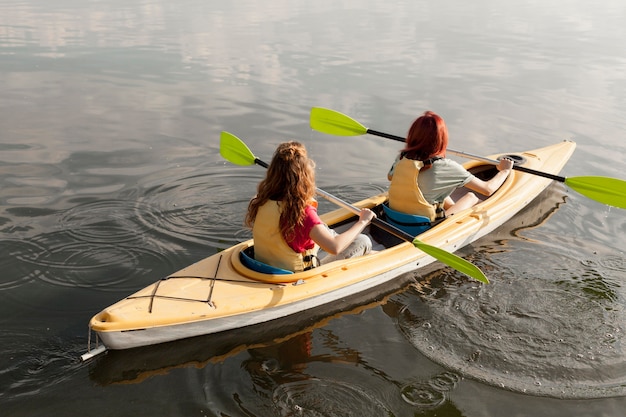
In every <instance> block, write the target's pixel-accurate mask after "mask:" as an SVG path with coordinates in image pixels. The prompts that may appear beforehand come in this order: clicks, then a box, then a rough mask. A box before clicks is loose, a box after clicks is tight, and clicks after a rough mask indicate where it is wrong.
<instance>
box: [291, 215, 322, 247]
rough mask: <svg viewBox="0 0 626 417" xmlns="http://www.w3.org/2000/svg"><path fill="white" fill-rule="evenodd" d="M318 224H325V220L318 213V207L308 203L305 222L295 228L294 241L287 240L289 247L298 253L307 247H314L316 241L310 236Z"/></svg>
mask: <svg viewBox="0 0 626 417" xmlns="http://www.w3.org/2000/svg"><path fill="white" fill-rule="evenodd" d="M318 224H324V222H323V221H322V220H321V219H320V217H319V216H318V215H317V208H315V207H313V206H311V205H308V206H306V208H305V209H304V223H303V224H302V227H297V226H296V229H295V231H294V232H295V234H296V237H295V239H294V240H293V241H291V242H287V244H288V245H289V247H291V249H293V250H294V251H296V252H298V253H302V252H304V251H305V250H307V249H313V247H314V246H315V242H314V241H313V239H311V238H310V237H309V234H310V233H311V229H313V227H314V226H316V225H318Z"/></svg>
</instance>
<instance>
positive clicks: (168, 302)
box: [89, 141, 576, 350]
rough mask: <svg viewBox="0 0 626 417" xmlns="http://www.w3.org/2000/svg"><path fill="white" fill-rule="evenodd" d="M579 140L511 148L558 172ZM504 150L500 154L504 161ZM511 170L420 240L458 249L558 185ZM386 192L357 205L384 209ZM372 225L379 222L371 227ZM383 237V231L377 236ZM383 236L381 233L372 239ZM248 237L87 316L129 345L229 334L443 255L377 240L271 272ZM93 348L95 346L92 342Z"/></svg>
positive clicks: (520, 157) (108, 341)
mask: <svg viewBox="0 0 626 417" xmlns="http://www.w3.org/2000/svg"><path fill="white" fill-rule="evenodd" d="M575 147H576V144H575V143H574V142H571V141H563V142H560V143H557V144H554V145H551V146H547V147H544V148H540V149H535V150H529V151H523V152H518V153H507V154H503V155H506V156H510V157H512V158H513V159H515V160H517V161H518V163H519V164H520V165H521V166H524V167H528V168H531V169H534V170H541V171H544V172H547V173H550V174H558V173H559V171H560V170H561V169H562V168H563V166H564V165H565V164H566V163H567V161H568V160H569V158H570V156H571V155H572V153H573V152H574V149H575ZM503 155H493V156H492V158H497V157H498V156H503ZM464 166H465V167H466V168H467V169H468V170H470V171H472V172H474V173H475V174H477V175H479V174H480V175H485V176H487V177H488V176H489V175H490V174H493V172H494V171H495V167H494V166H493V165H490V164H485V163H484V162H477V161H471V162H467V163H466V164H464ZM551 181H552V180H551V179H549V178H544V177H539V176H535V175H529V174H527V173H524V172H519V171H513V172H512V173H511V174H510V175H509V178H507V180H506V181H505V183H504V184H503V185H502V186H501V187H500V189H499V190H498V191H496V192H495V193H494V194H493V195H492V196H491V197H489V198H486V199H485V200H483V201H481V202H480V203H479V204H478V205H476V206H474V207H472V208H470V209H467V210H465V211H463V212H461V213H457V214H455V215H454V216H453V217H450V218H447V219H446V220H444V221H443V222H441V223H439V224H437V225H436V226H434V227H432V228H431V229H429V230H427V231H426V232H424V233H422V234H421V235H419V238H420V240H421V241H423V242H425V243H427V244H430V245H433V246H436V247H439V248H442V249H444V250H447V251H449V252H454V251H456V250H458V249H460V248H462V247H464V246H466V245H468V244H470V243H472V242H474V241H475V240H477V239H479V238H480V237H482V236H484V235H486V234H488V233H490V232H491V231H493V230H494V229H496V228H497V227H499V226H500V225H502V224H503V223H504V222H506V221H507V220H508V219H510V218H511V217H512V216H514V215H515V214H516V213H517V212H519V211H520V210H521V209H523V208H524V207H525V206H526V205H528V204H529V203H530V202H531V201H532V200H533V199H534V198H535V197H537V195H539V194H540V193H541V192H542V191H543V190H544V189H545V188H546V187H547V186H548V185H549V184H550V182H551ZM386 200H387V194H386V193H382V194H379V195H375V196H372V197H370V198H367V199H365V200H362V201H360V202H358V203H355V204H354V205H355V206H357V207H368V208H372V209H374V210H377V209H378V207H379V206H380V205H381V204H383V203H384V202H385V201H386ZM321 217H322V220H324V221H325V222H326V223H327V224H328V225H330V226H331V227H334V226H340V225H345V224H346V223H347V222H350V221H353V220H354V219H355V216H354V214H353V213H352V212H351V211H349V210H347V209H346V208H339V209H337V210H334V211H331V212H329V213H325V214H323V215H322V216H321ZM372 227H373V226H372ZM377 235H380V232H379V233H377ZM373 241H375V242H376V239H373ZM252 246H253V241H252V240H249V241H246V242H243V243H240V244H237V245H235V246H232V247H230V248H228V249H226V250H224V251H222V252H220V253H218V254H215V255H212V256H210V257H207V258H205V259H203V260H200V261H199V262H196V263H195V264H192V265H190V266H188V267H186V268H183V269H181V270H180V271H178V272H175V273H173V274H171V275H169V276H167V277H164V278H162V279H160V280H158V281H156V282H155V283H153V284H151V285H149V286H147V287H146V288H144V289H141V290H139V291H137V292H136V293H134V294H132V295H129V296H128V297H126V298H124V299H123V300H121V301H119V302H117V303H115V304H113V305H111V306H110V307H107V308H105V309H104V310H102V311H101V312H99V313H98V314H96V315H95V316H94V317H93V318H92V319H91V321H90V322H89V327H90V335H91V334H92V332H93V333H95V334H96V336H97V338H98V339H99V340H100V341H102V343H103V345H104V346H101V347H100V348H99V349H100V350H104V349H128V348H134V347H139V346H147V345H154V344H158V343H164V342H169V341H173V340H179V339H184V338H189V337H194V336H200V335H207V334H213V333H218V332H224V331H227V330H232V329H238V328H242V327H246V326H251V325H255V324H259V323H265V322H269V321H272V320H275V319H279V318H283V317H287V316H290V315H294V314H296V313H299V312H302V311H306V310H309V309H312V308H316V307H319V306H323V305H326V304H329V303H341V302H342V300H344V299H345V298H347V297H352V296H354V295H356V294H358V293H362V292H364V291H366V290H370V289H372V288H375V287H377V286H380V285H382V284H385V283H387V282H389V281H391V280H393V279H394V278H395V277H397V276H398V275H400V274H403V273H406V272H410V271H414V270H416V269H418V268H422V267H424V266H426V265H428V264H430V263H432V262H435V259H434V258H432V257H430V256H429V255H426V254H425V253H424V252H422V251H420V250H418V249H416V247H415V246H413V244H412V243H411V242H404V241H402V242H400V243H398V242H397V240H395V241H393V244H387V245H386V246H385V245H383V244H378V245H375V247H374V249H375V250H376V251H375V252H373V253H371V254H369V255H366V256H362V257H359V258H352V259H346V260H339V261H335V262H331V263H329V264H325V265H322V266H319V267H317V268H314V269H311V270H309V271H304V272H299V273H294V274H286V275H284V274H267V273H263V272H258V271H255V270H253V269H250V268H249V267H248V266H247V265H248V264H247V263H246V262H245V261H246V258H245V257H244V256H243V255H242V253H241V252H242V251H244V250H246V249H247V248H250V247H252ZM89 344H90V346H89V349H90V350H91V341H90V343H89Z"/></svg>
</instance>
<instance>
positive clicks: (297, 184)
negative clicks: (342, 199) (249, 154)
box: [245, 141, 315, 241]
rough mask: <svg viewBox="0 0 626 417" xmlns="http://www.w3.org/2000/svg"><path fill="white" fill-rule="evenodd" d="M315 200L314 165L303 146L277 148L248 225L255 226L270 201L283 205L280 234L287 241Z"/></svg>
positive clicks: (289, 144) (250, 206) (251, 206)
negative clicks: (261, 210) (257, 216)
mask: <svg viewBox="0 0 626 417" xmlns="http://www.w3.org/2000/svg"><path fill="white" fill-rule="evenodd" d="M314 196H315V163H314V162H313V160H311V159H309V157H308V156H307V152H306V148H305V147H304V145H302V144H301V143H300V142H295V141H291V142H285V143H281V144H280V145H278V148H276V151H275V152H274V156H273V157H272V161H271V163H270V166H269V168H268V169H267V175H266V176H265V179H264V180H262V181H261V182H260V183H259V185H258V188H257V195H256V196H255V197H254V198H253V199H252V200H250V203H249V204H248V213H247V214H246V220H245V224H246V225H247V226H249V227H252V226H253V225H254V220H255V219H256V215H257V213H258V211H259V207H261V206H262V205H263V204H265V203H266V202H267V201H268V200H275V201H280V204H281V215H280V231H281V233H282V235H283V236H284V237H285V240H287V241H291V240H293V238H294V236H295V235H294V230H295V228H296V226H301V225H302V224H303V222H304V209H305V207H306V206H307V204H310V202H311V201H313V198H314Z"/></svg>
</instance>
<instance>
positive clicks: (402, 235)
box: [254, 158, 415, 242]
mask: <svg viewBox="0 0 626 417" xmlns="http://www.w3.org/2000/svg"><path fill="white" fill-rule="evenodd" d="M254 163H255V164H257V165H259V166H262V167H263V168H268V167H269V165H268V164H267V162H265V161H262V160H260V159H259V158H254ZM315 192H316V193H317V194H319V195H321V196H322V197H324V198H325V199H326V200H328V201H330V202H332V203H335V204H336V205H338V206H340V207H343V208H344V209H346V210H349V211H351V212H353V213H354V214H356V215H358V214H359V213H360V212H361V209H360V208H358V207H356V206H353V205H352V204H350V203H347V202H345V201H343V200H342V199H340V198H339V197H335V196H334V195H332V194H329V193H327V192H326V191H324V190H321V189H319V188H315ZM371 223H372V224H373V225H375V226H377V227H379V228H381V229H383V230H384V231H386V232H388V233H391V234H392V235H394V236H396V237H398V238H400V239H403V240H406V241H407V242H413V240H414V239H415V237H414V236H411V235H410V234H408V233H406V232H405V231H403V230H401V229H398V228H397V227H395V226H394V225H392V224H389V223H387V222H385V221H382V220H381V219H379V218H378V217H375V218H373V219H372V221H371Z"/></svg>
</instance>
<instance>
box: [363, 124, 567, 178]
mask: <svg viewBox="0 0 626 417" xmlns="http://www.w3.org/2000/svg"><path fill="white" fill-rule="evenodd" d="M367 133H369V134H370V135H374V136H380V137H383V138H387V139H393V140H397V141H398V142H406V140H405V139H404V138H403V137H401V136H396V135H390V134H389V133H384V132H379V131H377V130H372V129H367ZM513 169H515V170H517V171H521V172H526V173H527V174H533V175H538V176H540V177H544V178H549V179H551V180H554V181H559V182H565V180H566V178H565V177H562V176H560V175H554V174H550V173H548V172H542V171H535V170H534V169H531V168H526V167H523V166H521V165H517V164H514V165H513Z"/></svg>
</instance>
